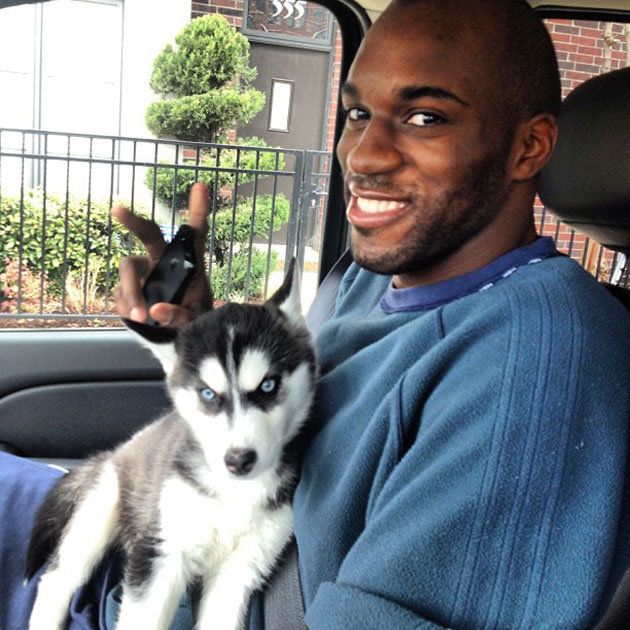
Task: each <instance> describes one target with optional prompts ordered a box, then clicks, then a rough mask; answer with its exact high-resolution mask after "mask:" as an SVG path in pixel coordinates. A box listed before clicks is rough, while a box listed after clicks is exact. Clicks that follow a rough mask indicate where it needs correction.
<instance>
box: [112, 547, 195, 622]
mask: <svg viewBox="0 0 630 630" xmlns="http://www.w3.org/2000/svg"><path fill="white" fill-rule="evenodd" d="M134 560H135V561H136V567H135V569H134ZM145 561H146V560H145ZM142 562H143V560H142V558H134V557H133V556H130V558H129V561H128V564H127V568H126V573H125V579H124V581H123V598H122V602H121V605H120V614H119V616H118V622H117V623H116V630H139V629H140V628H150V629H151V630H168V628H170V626H171V622H172V621H173V617H174V616H175V610H176V609H177V605H178V604H179V600H180V599H181V597H182V595H183V593H184V589H185V588H186V579H185V575H184V567H183V561H182V558H181V557H180V556H179V555H178V554H177V555H176V554H173V555H170V556H168V555H167V556H159V555H158V558H157V559H155V560H153V562H151V568H150V570H149V572H148V574H147V575H146V579H145V580H143V581H142V583H137V575H138V572H137V569H138V566H137V565H138V564H140V563H142ZM142 569H144V567H143V566H140V571H142ZM134 572H135V574H136V577H135V579H134V577H133V574H134Z"/></svg>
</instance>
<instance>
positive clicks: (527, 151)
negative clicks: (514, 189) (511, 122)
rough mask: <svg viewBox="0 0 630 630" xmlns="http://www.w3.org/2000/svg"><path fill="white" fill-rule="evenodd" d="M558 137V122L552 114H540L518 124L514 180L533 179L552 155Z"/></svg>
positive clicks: (513, 171)
mask: <svg viewBox="0 0 630 630" xmlns="http://www.w3.org/2000/svg"><path fill="white" fill-rule="evenodd" d="M557 137H558V123H557V121H556V117H555V116H554V115H552V114H539V115H538V116H534V117H533V118H531V119H530V120H527V121H524V122H522V123H520V124H519V125H518V128H517V132H516V153H515V154H514V162H513V166H512V180H513V181H517V182H519V181H525V180H528V179H533V178H534V177H536V176H537V175H538V173H540V171H541V170H542V169H543V167H544V166H545V164H547V162H548V161H549V158H550V157H551V152H552V151H553V148H554V146H555V144H556V138H557Z"/></svg>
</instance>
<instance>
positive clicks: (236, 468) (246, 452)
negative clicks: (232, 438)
mask: <svg viewBox="0 0 630 630" xmlns="http://www.w3.org/2000/svg"><path fill="white" fill-rule="evenodd" d="M257 459H258V454H257V453H256V451H254V450H252V449H249V448H230V449H228V451H227V453H226V454H225V457H224V458H223V461H224V462H225V466H226V468H227V469H228V470H229V471H230V472H231V473H232V474H233V475H246V474H247V473H249V472H251V470H252V468H253V467H254V464H255V463H256V460H257Z"/></svg>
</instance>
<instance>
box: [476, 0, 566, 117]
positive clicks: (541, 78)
mask: <svg viewBox="0 0 630 630" xmlns="http://www.w3.org/2000/svg"><path fill="white" fill-rule="evenodd" d="M486 2H487V0H486ZM489 4H499V5H501V4H502V5H504V7H505V8H504V11H505V13H504V15H505V18H504V19H505V21H504V27H505V28H504V32H503V39H502V45H503V50H502V53H503V54H502V55H501V57H502V59H501V65H502V72H503V77H502V78H503V82H504V85H506V86H508V95H509V97H510V100H511V101H512V103H511V104H512V106H513V108H514V111H515V113H516V115H517V116H518V117H519V118H531V117H532V116H536V115H537V114H543V113H551V114H554V115H556V116H557V115H558V113H559V111H560V102H561V94H562V89H561V85H560V73H559V70H558V60H557V58H556V51H555V48H554V46H553V42H552V41H551V36H550V35H549V32H548V31H547V29H546V28H545V25H544V23H543V21H542V20H541V19H540V17H539V16H538V15H537V14H536V13H535V11H534V10H533V9H532V8H531V7H530V6H529V4H528V3H527V2H526V1H525V0H499V2H498V3H497V2H490V3H489Z"/></svg>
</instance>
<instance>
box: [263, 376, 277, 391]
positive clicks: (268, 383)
mask: <svg viewBox="0 0 630 630" xmlns="http://www.w3.org/2000/svg"><path fill="white" fill-rule="evenodd" d="M276 387H278V379H277V378H275V377H272V378H266V379H265V380H264V381H263V382H262V383H261V384H260V387H259V389H260V391H261V392H262V393H263V394H273V392H275V391H276Z"/></svg>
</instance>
